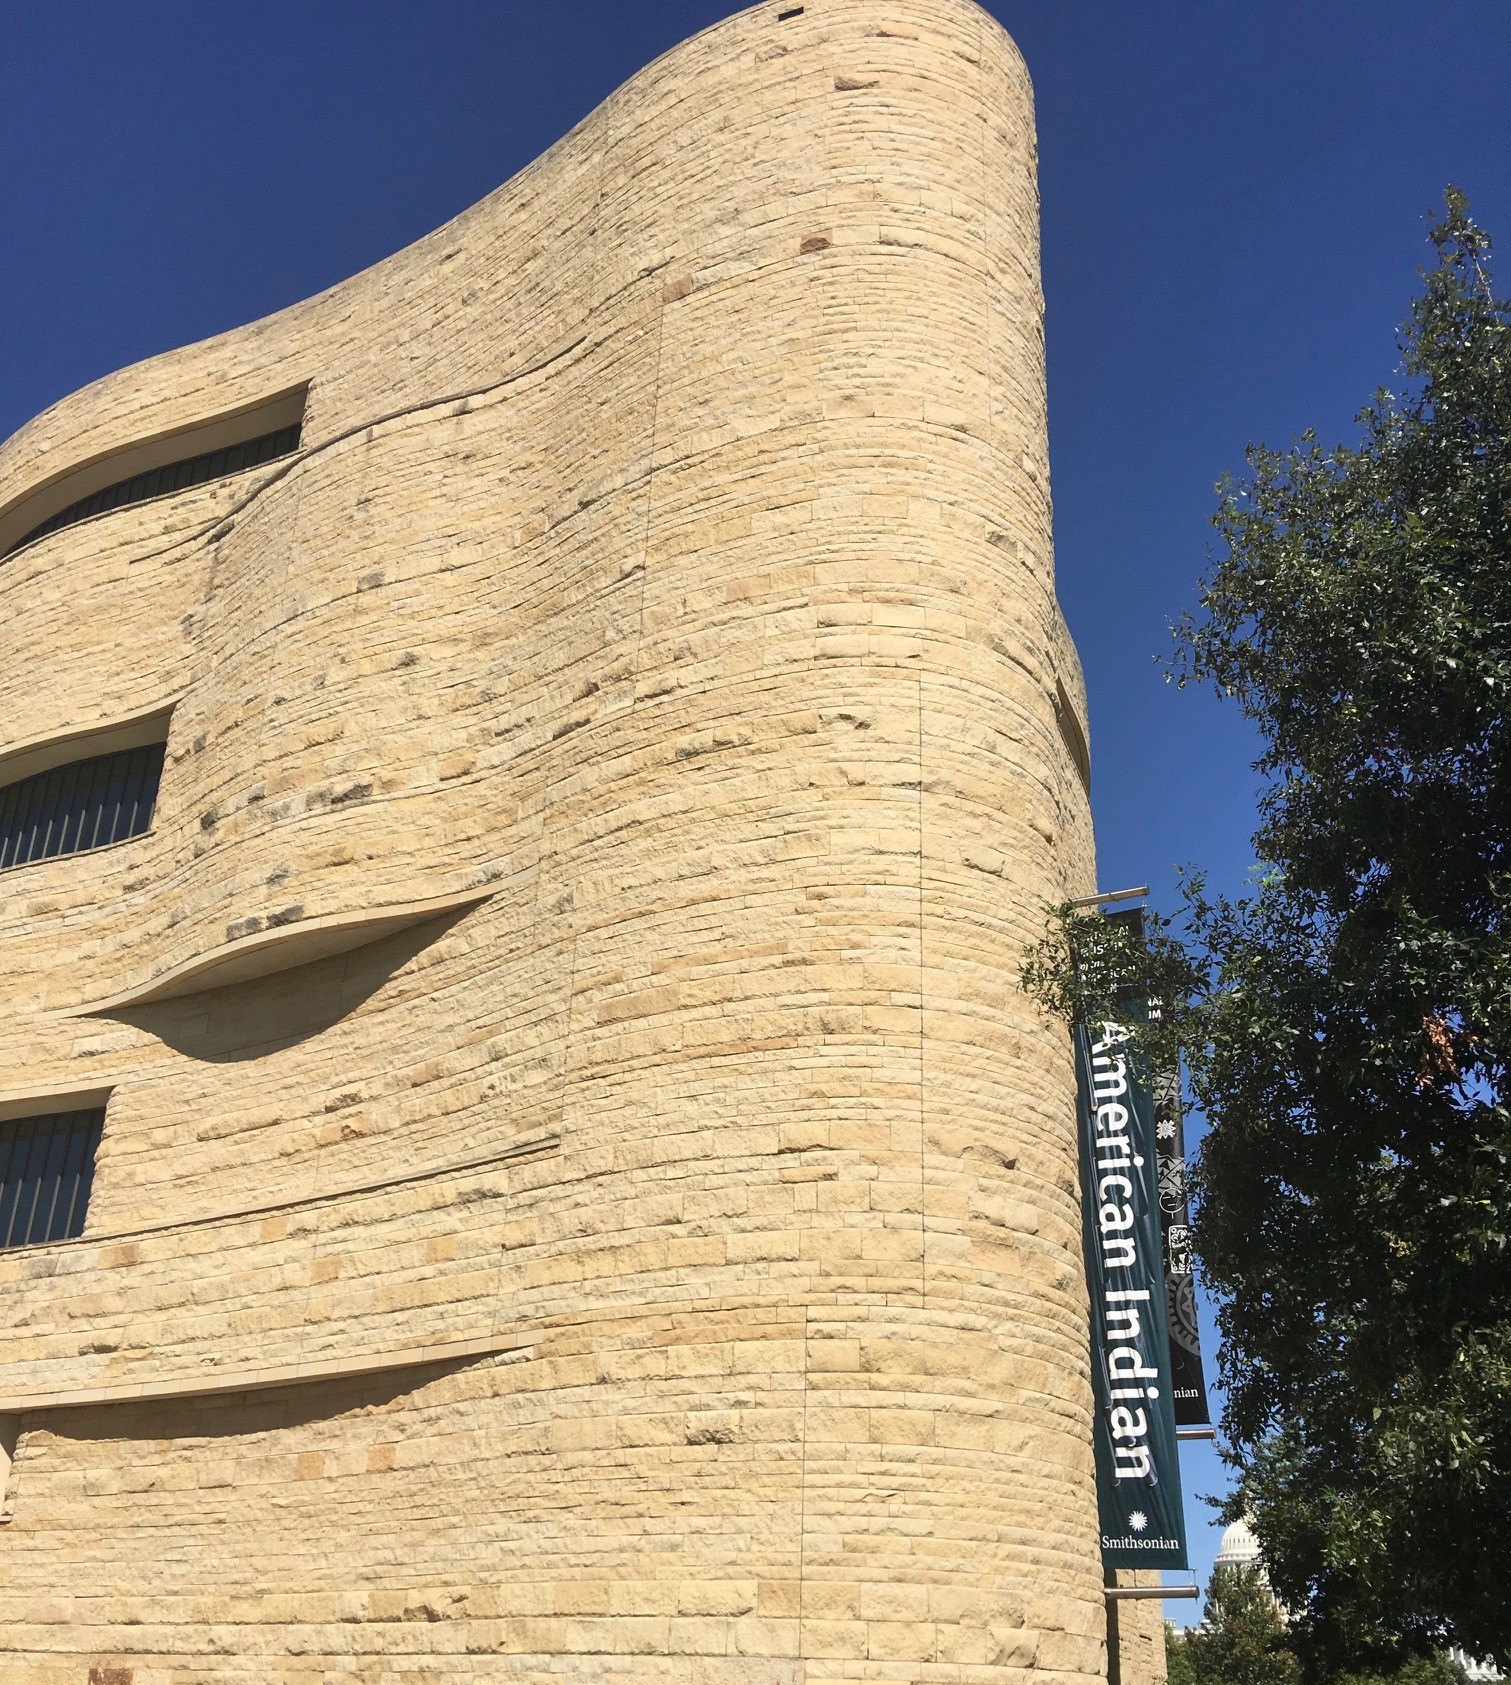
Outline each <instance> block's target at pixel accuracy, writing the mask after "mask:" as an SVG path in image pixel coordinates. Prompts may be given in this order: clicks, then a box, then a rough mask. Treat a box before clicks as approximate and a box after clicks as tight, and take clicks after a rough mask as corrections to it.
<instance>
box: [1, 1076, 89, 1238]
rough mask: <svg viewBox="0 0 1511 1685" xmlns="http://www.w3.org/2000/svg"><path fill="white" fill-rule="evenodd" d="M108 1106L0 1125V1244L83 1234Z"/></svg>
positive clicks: (20, 1119)
mask: <svg viewBox="0 0 1511 1685" xmlns="http://www.w3.org/2000/svg"><path fill="white" fill-rule="evenodd" d="M104 1126H105V1108H104V1107H103V1106H100V1107H98V1108H96V1109H95V1110H93V1111H87V1112H49V1113H47V1114H46V1115H45V1116H43V1117H21V1118H12V1119H11V1120H10V1121H9V1122H8V1123H0V1246H37V1245H39V1244H40V1243H41V1242H42V1241H44V1240H71V1239H72V1238H73V1237H74V1236H75V1235H77V1234H82V1233H83V1232H84V1213H85V1212H86V1211H87V1210H88V1209H89V1189H90V1185H91V1184H92V1183H93V1181H94V1155H95V1149H96V1148H97V1147H98V1146H99V1144H100V1131H101V1130H102V1129H103V1128H104Z"/></svg>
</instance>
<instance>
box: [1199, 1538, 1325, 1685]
mask: <svg viewBox="0 0 1511 1685" xmlns="http://www.w3.org/2000/svg"><path fill="white" fill-rule="evenodd" d="M1185 1652H1186V1657H1187V1665H1188V1666H1189V1668H1190V1669H1191V1671H1192V1673H1194V1674H1195V1676H1196V1685H1297V1681H1298V1679H1299V1677H1300V1675H1299V1670H1298V1668H1297V1665H1296V1658H1295V1656H1294V1655H1292V1654H1291V1652H1290V1650H1289V1649H1288V1648H1287V1643H1286V1630H1285V1623H1284V1622H1283V1621H1282V1620H1281V1618H1280V1615H1279V1613H1278V1611H1277V1610H1276V1608H1275V1603H1274V1600H1273V1599H1272V1598H1271V1596H1270V1591H1269V1587H1268V1586H1267V1585H1266V1583H1265V1579H1264V1576H1263V1574H1261V1573H1260V1571H1259V1570H1258V1569H1257V1568H1253V1567H1242V1568H1229V1567H1223V1568H1216V1569H1214V1570H1213V1572H1212V1583H1211V1585H1209V1586H1208V1588H1207V1604H1206V1610H1205V1613H1204V1615H1203V1617H1202V1623H1201V1625H1200V1626H1199V1627H1197V1628H1195V1629H1194V1630H1193V1631H1191V1632H1189V1633H1187V1635H1186V1641H1185ZM1171 1685H1174V1680H1173V1677H1172V1682H1171Z"/></svg>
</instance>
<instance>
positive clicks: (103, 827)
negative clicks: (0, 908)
mask: <svg viewBox="0 0 1511 1685" xmlns="http://www.w3.org/2000/svg"><path fill="white" fill-rule="evenodd" d="M166 747H167V746H166V744H162V743H150V744H148V745H146V747H144V748H141V749H121V750H118V751H117V752H116V753H115V754H113V755H95V756H93V757H91V758H90V759H89V760H85V761H73V762H71V763H70V764H69V765H67V766H60V767H54V768H53V769H52V770H51V771H50V772H39V773H36V774H34V775H33V776H32V777H30V778H22V779H19V780H18V781H17V782H16V783H14V784H9V785H7V786H6V787H5V788H4V789H0V872H3V871H7V870H9V868H10V867H12V866H25V865H28V864H29V863H30V862H31V861H33V860H50V859H53V858H55V857H56V856H58V855H61V854H80V853H83V852H84V851H85V850H86V849H91V848H104V847H106V846H107V845H108V844H110V843H117V842H125V841H126V839H127V838H128V837H139V836H140V835H141V834H142V832H143V831H145V830H146V829H147V828H148V827H149V826H150V825H151V823H152V810H153V807H154V806H155V804H156V802H157V791H158V785H159V783H160V782H161V779H162V773H163V753H164V750H165V748H166Z"/></svg>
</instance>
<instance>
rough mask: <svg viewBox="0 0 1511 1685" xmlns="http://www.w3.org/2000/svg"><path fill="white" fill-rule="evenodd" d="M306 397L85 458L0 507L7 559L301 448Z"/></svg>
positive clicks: (296, 393) (2, 553)
mask: <svg viewBox="0 0 1511 1685" xmlns="http://www.w3.org/2000/svg"><path fill="white" fill-rule="evenodd" d="M306 396H307V392H306V389H305V388H304V387H302V386H301V387H298V388H296V389H295V390H293V391H290V392H280V393H279V394H277V396H276V397H272V398H266V399H263V400H262V401H261V402H260V403H256V404H253V405H250V406H249V407H246V408H243V409H239V410H234V411H232V412H231V413H230V414H227V415H219V416H214V417H212V418H210V419H208V420H204V421H198V422H195V423H193V424H191V425H190V426H188V427H180V428H177V429H175V430H174V431H173V432H170V433H160V434H157V435H156V436H155V437H153V438H148V439H142V440H139V441H138V442H137V443H135V444H131V445H126V446H123V447H121V448H120V449H118V450H113V451H108V452H107V453H106V454H105V455H103V456H97V457H95V458H94V459H93V460H91V461H88V462H83V463H80V464H79V465H78V466H77V467H75V468H71V469H69V470H68V471H67V472H65V473H63V474H60V475H58V476H57V477H56V478H54V479H52V480H49V481H48V482H47V483H46V484H44V485H41V486H38V487H36V488H35V489H34V490H32V491H29V492H27V493H25V494H24V495H23V496H21V497H19V498H17V499H16V500H15V501H14V502H13V503H10V504H7V505H6V507H5V508H4V509H0V559H3V558H5V557H6V556H10V555H12V554H13V553H14V552H15V551H17V550H20V549H22V548H24V547H25V546H26V545H28V544H31V543H34V542H35V541H36V540H37V539H40V538H45V537H46V536H47V534H48V533H52V532H57V531H59V530H60V529H61V528H64V527H71V526H76V525H77V524H78V523H79V522H80V521H87V520H90V519H92V518H93V517H94V516H96V515H104V514H107V513H109V511H111V510H112V509H122V508H125V507H126V506H127V505H128V504H132V503H143V502H145V501H146V500H147V499H148V498H154V497H168V496H170V495H171V494H172V493H174V492H178V491H183V490H185V489H186V488H188V487H190V486H198V485H203V484H204V483H205V482H206V481H208V480H219V479H224V478H225V477H226V476H227V475H228V474H239V473H241V472H242V471H243V470H245V469H248V468H257V467H260V466H261V465H262V464H263V463H266V462H274V461H276V460H277V459H278V458H279V457H283V456H288V455H290V454H292V453H293V452H294V451H296V450H298V449H299V443H300V436H301V432H302V429H303V426H304V406H305V398H306Z"/></svg>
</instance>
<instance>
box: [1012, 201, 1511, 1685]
mask: <svg viewBox="0 0 1511 1685" xmlns="http://www.w3.org/2000/svg"><path fill="white" fill-rule="evenodd" d="M1432 239H1433V242H1434V245H1435V247H1436V252H1437V260H1436V264H1435V266H1434V267H1433V268H1432V269H1431V270H1430V272H1429V273H1427V274H1426V276H1425V285H1424V287H1423V290H1422V292H1421V294H1420V296H1419V297H1418V298H1417V299H1416V301H1415V302H1414V305H1413V308H1412V314H1411V319H1410V321H1409V322H1408V324H1407V326H1406V328H1405V329H1404V330H1403V336H1402V341H1401V350H1402V353H1403V359H1404V369H1403V372H1404V376H1405V380H1404V384H1403V390H1402V391H1400V392H1398V393H1391V392H1387V391H1383V390H1382V391H1380V392H1379V393H1377V394H1376V396H1375V398H1374V400H1373V402H1372V403H1370V404H1369V405H1368V406H1367V407H1366V408H1365V410H1364V411H1363V412H1362V414H1361V415H1360V418H1359V421H1360V438H1359V440H1358V442H1357V443H1356V444H1355V445H1352V446H1340V447H1338V448H1336V449H1333V450H1324V449H1322V448H1321V447H1320V446H1319V445H1318V444H1317V442H1316V440H1315V438H1314V437H1313V436H1311V435H1309V434H1308V435H1305V436H1303V438H1302V439H1301V441H1300V442H1299V444H1298V445H1297V446H1295V447H1294V448H1292V449H1289V450H1273V449H1268V448H1264V447H1254V448H1252V449H1251V450H1250V452H1249V468H1250V473H1249V476H1248V479H1247V482H1246V483H1245V484H1243V485H1241V486H1228V487H1226V488H1224V490H1223V495H1222V499H1221V503H1220V507H1219V509H1218V512H1217V514H1216V516H1215V519H1214V524H1215V526H1216V528H1217V531H1218V533H1219V535H1220V538H1221V544H1220V547H1219V550H1218V553H1217V556H1216V558H1215V561H1214V565H1213V567H1212V569H1211V571H1210V572H1209V574H1208V576H1207V577H1206V578H1205V579H1204V581H1203V582H1202V591H1201V612H1200V613H1199V615H1197V616H1196V617H1192V618H1187V619H1186V620H1185V621H1183V623H1182V624H1181V626H1180V627H1179V628H1178V629H1177V654H1176V657H1175V662H1174V670H1173V676H1174V677H1175V678H1176V679H1177V680H1178V681H1179V682H1180V683H1181V684H1190V683H1206V684H1211V685H1213V686H1215V687H1216V689H1217V690H1218V691H1219V692H1220V693H1221V694H1222V695H1224V696H1227V697H1230V698H1232V699H1233V700H1234V701H1235V702H1236V703H1237V705H1238V706H1239V708H1240V709H1241V710H1242V711H1243V713H1244V714H1245V715H1246V716H1247V717H1248V718H1249V719H1250V720H1251V721H1253V722H1254V724H1255V725H1256V727H1257V728H1258V732H1259V735H1260V738H1261V742H1262V746H1263V752H1262V754H1261V757H1260V759H1259V761H1258V762H1257V763H1256V768H1257V770H1258V771H1259V773H1260V774H1261V777H1262V781H1263V782H1262V790H1261V798H1260V829H1259V831H1258V833H1257V834H1256V837H1255V839H1254V840H1255V851H1256V855H1257V857H1258V859H1259V860H1260V861H1261V863H1262V870H1261V873H1260V875H1259V878H1258V881H1257V883H1256V885H1255V887H1254V889H1253V891H1252V893H1250V894H1248V895H1246V896H1244V897H1241V898H1239V899H1236V900H1235V899H1228V898H1225V897H1221V896H1210V897H1209V896H1208V894H1207V893H1206V891H1205V888H1204V886H1203V884H1202V881H1201V879H1200V878H1199V877H1197V876H1193V877H1192V878H1191V879H1190V880H1189V881H1188V883H1187V886H1186V890H1187V909H1186V917H1187V930H1186V934H1185V938H1184V939H1183V940H1178V939H1175V938H1174V937H1173V936H1172V933H1171V932H1170V931H1169V929H1168V927H1164V926H1157V927H1156V940H1155V942H1154V944H1153V947H1152V950H1151V953H1150V955H1149V957H1148V958H1147V959H1145V958H1144V957H1143V956H1141V955H1139V954H1137V953H1135V952H1133V951H1132V950H1131V949H1130V946H1129V944H1128V942H1127V941H1126V940H1124V939H1122V938H1116V937H1113V936H1109V934H1108V933H1107V930H1106V928H1105V927H1106V925H1107V921H1097V920H1096V919H1088V918H1087V917H1085V916H1084V915H1078V914H1076V913H1075V912H1073V911H1072V910H1070V909H1066V908H1062V909H1059V910H1058V913H1057V915H1056V917H1055V919H1054V920H1052V924H1051V930H1050V933H1049V935H1048V937H1047V938H1046V940H1045V942H1044V943H1042V944H1041V945H1040V946H1039V948H1038V949H1036V950H1035V951H1034V952H1033V953H1032V954H1031V955H1030V956H1029V957H1028V962H1027V964H1026V966H1025V971H1024V982H1025V986H1026V987H1028V988H1030V989H1031V990H1032V991H1033V992H1034V993H1036V994H1037V995H1038V997H1039V998H1040V1000H1041V1001H1043V1002H1044V1003H1045V1004H1046V1005H1048V1006H1051V1007H1052V1008H1054V1009H1055V1010H1057V1011H1061V1012H1064V1013H1066V1014H1067V1015H1068V1016H1075V1015H1076V1014H1078V1013H1080V1014H1084V1015H1086V1016H1094V1015H1097V1014H1098V1013H1099V1012H1100V1011H1101V1010H1103V1009H1104V1008H1105V1005H1106V1004H1109V1003H1111V1002H1112V1001H1115V1000H1116V998H1117V996H1118V994H1119V993H1120V991H1123V990H1126V989H1127V988H1128V987H1129V986H1132V985H1136V986H1139V987H1149V988H1151V989H1152V990H1153V991H1154V992H1155V993H1157V994H1158V995H1159V997H1160V998H1161V999H1162V1001H1163V1003H1164V1007H1165V1011H1164V1013H1163V1021H1162V1024H1161V1026H1160V1028H1159V1030H1158V1032H1157V1033H1158V1034H1160V1035H1162V1036H1164V1037H1165V1038H1166V1042H1167V1045H1166V1046H1165V1047H1164V1048H1162V1049H1155V1050H1153V1051H1154V1053H1155V1054H1156V1055H1158V1054H1160V1053H1163V1054H1166V1055H1167V1054H1168V1051H1169V1048H1168V1042H1169V1041H1170V1040H1171V1039H1175V1040H1179V1041H1180V1042H1181V1043H1182V1044H1183V1045H1184V1047H1185V1048H1186V1051H1187V1058H1188V1067H1189V1072H1190V1078H1191V1086H1192V1089H1193V1091H1194V1095H1195V1098H1196V1100H1197V1101H1198V1103H1199V1104H1200V1105H1201V1107H1202V1108H1203V1110H1204V1111H1205V1113H1206V1117H1207V1121H1208V1125H1209V1133H1208V1134H1207V1136H1206V1139H1205V1141H1204V1142H1203V1145H1202V1147H1201V1150H1200V1153H1199V1156H1198V1160H1197V1164H1196V1166H1195V1178H1194V1181H1195V1191H1196V1194H1197V1199H1198V1205H1197V1213H1196V1229H1195V1240H1196V1246H1197V1251H1198V1254H1199V1256H1200V1259H1201V1262H1202V1265H1203V1266H1204V1271H1205V1275H1206V1279H1207V1282H1208V1283H1209V1285H1211V1286H1212V1287H1213V1288H1214V1289H1215V1290H1216V1292H1217V1295H1218V1298H1219V1303H1220V1310H1219V1325H1220V1329H1221V1335H1222V1341H1221V1349H1220V1354H1219V1361H1220V1366H1221V1371H1222V1378H1223V1381H1224V1384H1225V1387H1226V1391H1227V1407H1226V1411H1225V1415H1224V1429H1225V1432H1226V1436H1227V1452H1226V1454H1227V1455H1228V1457H1229V1460H1230V1462H1231V1463H1232V1465H1233V1466H1234V1468H1235V1470H1236V1473H1237V1483H1236V1489H1235V1491H1234V1493H1233V1495H1232V1498H1231V1500H1230V1502H1229V1504H1228V1506H1227V1512H1226V1513H1227V1514H1228V1515H1229V1516H1230V1517H1232V1516H1237V1515H1239V1514H1244V1515H1247V1516H1249V1517H1250V1518H1251V1519H1252V1522H1253V1525H1254V1528H1255V1531H1256V1532H1257V1534H1258V1536H1259V1538H1260V1541H1261V1543H1262V1545H1263V1547H1264V1554H1265V1560H1266V1563H1267V1565H1268V1569H1269V1573H1270V1578H1271V1581H1272V1582H1273V1584H1274V1586H1275V1588H1276V1590H1277V1592H1278V1593H1279V1595H1280V1597H1281V1599H1282V1600H1283V1602H1284V1604H1285V1606H1286V1607H1287V1608H1288V1609H1289V1610H1292V1611H1295V1617H1294V1620H1293V1623H1292V1639H1293V1641H1294V1643H1295V1645H1296V1647H1297V1649H1298V1651H1299V1652H1300V1654H1301V1655H1302V1656H1303V1658H1304V1659H1305V1660H1306V1662H1307V1666H1308V1672H1309V1673H1310V1674H1311V1675H1313V1676H1314V1677H1326V1675H1328V1674H1330V1673H1338V1672H1340V1671H1342V1670H1343V1669H1345V1668H1346V1669H1351V1670H1368V1671H1371V1672H1374V1673H1385V1672H1388V1671H1389V1670H1390V1669H1391V1668H1392V1667H1394V1666H1396V1665H1398V1663H1399V1657H1400V1654H1401V1652H1402V1651H1403V1650H1411V1651H1416V1652H1418V1653H1421V1654H1424V1655H1425V1654H1427V1653H1429V1652H1430V1651H1432V1650H1434V1649H1440V1648H1441V1647H1442V1645H1443V1644H1445V1643H1453V1644H1458V1645H1461V1646H1462V1647H1463V1648H1464V1649H1466V1650H1468V1651H1469V1652H1470V1653H1471V1654H1478V1655H1488V1656H1493V1657H1494V1658H1495V1659H1496V1660H1497V1661H1498V1662H1499V1663H1500V1664H1501V1665H1502V1666H1503V1667H1508V1666H1511V1595H1508V1594H1507V1587H1508V1585H1511V1527H1508V1526H1507V1524H1506V1518H1507V1516H1508V1515H1511V1251H1508V1235H1511V1076H1508V1062H1511V935H1508V933H1511V726H1508V714H1507V699H1508V696H1511V306H1508V304H1507V303H1506V302H1505V301H1503V300H1498V299H1497V298H1496V297H1495V296H1494V293H1493V290H1492V285H1491V278H1490V267H1489V255H1490V242H1489V239H1488V238H1487V237H1486V235H1485V234H1484V233H1483V232H1482V231H1481V230H1480V229H1479V228H1478V227H1476V225H1475V224H1474V223H1473V221H1472V220H1471V219H1470V217H1469V214H1468V209H1467V206H1466V204H1465V201H1464V199H1463V197H1462V196H1461V195H1460V194H1458V193H1457V192H1455V191H1453V190H1451V189H1450V191H1449V193H1448V196H1447V211H1446V214H1445V215H1444V216H1443V217H1442V218H1441V220H1439V221H1438V222H1437V223H1436V225H1435V226H1434V228H1433V231H1432ZM1088 962H1089V963H1088ZM1192 1643H1193V1646H1194V1644H1195V1640H1193V1641H1192ZM1196 1654H1197V1652H1196V1650H1195V1648H1193V1650H1192V1659H1193V1661H1196ZM1197 1671H1198V1674H1199V1675H1200V1674H1201V1672H1202V1664H1200V1663H1197ZM1214 1677H1215V1676H1214Z"/></svg>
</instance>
